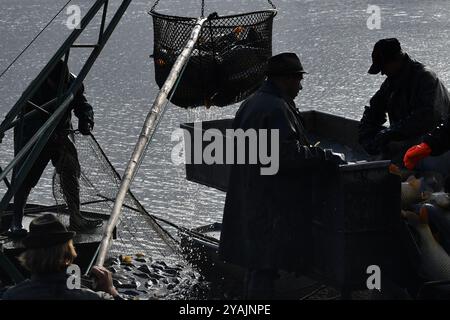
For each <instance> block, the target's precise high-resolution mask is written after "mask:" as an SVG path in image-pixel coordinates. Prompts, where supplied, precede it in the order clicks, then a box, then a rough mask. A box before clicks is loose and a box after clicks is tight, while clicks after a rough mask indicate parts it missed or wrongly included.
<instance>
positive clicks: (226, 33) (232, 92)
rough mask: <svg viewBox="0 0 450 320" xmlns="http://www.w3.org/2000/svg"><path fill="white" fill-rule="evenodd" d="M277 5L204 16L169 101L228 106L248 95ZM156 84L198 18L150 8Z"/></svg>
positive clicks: (261, 68) (261, 73) (258, 75)
mask: <svg viewBox="0 0 450 320" xmlns="http://www.w3.org/2000/svg"><path fill="white" fill-rule="evenodd" d="M276 13H277V11H276V10H264V11H257V12H251V13H245V14H239V15H232V16H223V17H219V16H218V15H217V14H212V15H210V16H209V18H208V21H206V22H205V24H204V26H203V28H202V31H201V34H200V37H199V40H198V42H197V44H196V45H195V48H194V51H193V53H192V55H191V57H190V60H189V62H188V63H187V65H186V66H185V69H184V72H183V74H182V76H181V78H180V79H179V83H178V86H177V88H176V91H175V92H174V93H173V96H172V98H171V102H172V103H173V104H175V105H177V106H180V107H184V108H191V107H197V106H202V105H205V106H211V105H215V106H220V107H222V106H227V105H231V104H234V103H237V102H240V101H242V100H244V99H245V98H247V97H248V96H249V95H250V94H252V93H253V92H254V91H255V90H256V89H257V88H258V87H259V86H260V85H261V84H262V82H263V81H264V79H265V74H266V65H267V60H268V59H269V58H270V57H271V56H272V27H273V19H274V17H275V15H276ZM149 14H150V15H151V16H152V17H153V30H154V53H153V58H154V64H155V78H156V83H157V84H158V86H159V87H160V88H161V87H162V86H163V84H164V82H165V80H166V79H167V77H168V75H169V73H170V70H171V69H172V66H173V64H174V63H175V61H176V59H177V57H178V55H179V54H180V53H181V51H182V50H183V48H184V46H185V45H186V43H187V41H188V40H189V38H190V35H191V32H192V29H193V28H194V26H195V24H196V21H197V19H196V18H187V17H176V16H169V15H163V14H160V13H157V12H155V11H150V12H149Z"/></svg>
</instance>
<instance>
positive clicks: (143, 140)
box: [96, 17, 207, 266]
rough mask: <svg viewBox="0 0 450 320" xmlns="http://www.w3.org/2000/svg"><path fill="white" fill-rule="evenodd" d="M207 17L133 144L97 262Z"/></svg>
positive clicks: (101, 258) (101, 259)
mask: <svg viewBox="0 0 450 320" xmlns="http://www.w3.org/2000/svg"><path fill="white" fill-rule="evenodd" d="M206 20H207V18H204V17H201V18H198V19H197V23H196V25H195V27H194V29H193V30H192V33H191V37H190V39H189V41H188V42H187V44H186V46H185V47H184V49H183V51H182V52H181V54H180V55H179V56H178V58H177V60H176V61H175V64H174V65H173V68H172V70H171V71H170V74H169V76H168V78H167V80H166V82H165V83H164V85H163V87H162V88H161V90H160V91H159V94H158V96H157V97H156V99H155V101H154V103H153V105H152V108H151V109H150V112H149V113H148V115H147V118H146V119H145V123H144V126H143V127H142V131H141V134H140V136H139V139H138V141H137V143H136V146H135V147H134V151H133V154H132V156H131V159H130V161H129V162H128V165H127V168H126V170H125V173H124V175H123V177H122V181H121V184H120V188H119V191H118V192H117V196H116V200H115V202H114V207H113V209H112V212H111V217H110V218H109V221H108V224H107V226H106V228H105V230H104V232H103V238H102V242H101V244H100V249H99V252H98V256H97V261H96V265H97V266H103V264H104V263H105V258H106V254H107V252H108V249H109V247H110V245H111V239H112V234H113V230H114V228H115V227H116V225H117V223H118V221H119V217H120V213H121V210H122V206H123V203H124V200H125V197H126V195H127V192H128V190H129V189H130V185H131V183H132V181H133V179H134V176H135V173H136V171H137V169H138V165H139V163H140V162H141V160H142V157H143V155H144V152H145V148H146V146H147V144H148V143H149V142H150V140H151V137H152V136H153V133H154V131H155V129H156V126H157V123H158V119H159V117H160V116H161V114H162V113H163V112H164V108H165V107H166V102H167V100H168V96H169V94H170V92H171V91H172V89H173V87H174V85H175V83H176V81H177V79H178V78H179V76H180V74H181V72H182V70H183V67H184V65H185V64H186V63H187V62H188V60H189V58H190V56H191V54H192V51H193V50H194V46H195V44H196V43H197V40H198V38H199V36H200V32H201V29H202V27H203V24H204V23H205V21H206Z"/></svg>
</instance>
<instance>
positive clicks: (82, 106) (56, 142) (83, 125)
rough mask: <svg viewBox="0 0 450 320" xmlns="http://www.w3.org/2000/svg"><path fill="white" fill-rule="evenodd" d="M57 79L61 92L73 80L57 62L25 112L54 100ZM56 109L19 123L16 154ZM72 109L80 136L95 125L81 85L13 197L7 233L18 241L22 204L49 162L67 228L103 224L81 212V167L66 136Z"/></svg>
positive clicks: (67, 70)
mask: <svg viewBox="0 0 450 320" xmlns="http://www.w3.org/2000/svg"><path fill="white" fill-rule="evenodd" d="M60 80H61V81H62V86H63V90H65V89H67V88H68V87H69V86H70V84H71V83H72V82H73V81H74V80H75V77H74V76H73V75H72V74H71V73H70V72H69V69H68V67H67V65H66V64H65V63H64V62H63V61H59V62H58V63H57V64H56V66H55V67H54V69H53V70H52V71H51V72H50V75H49V76H48V77H47V79H46V80H45V81H44V82H43V83H42V85H41V86H40V87H39V89H38V90H37V91H36V94H34V96H33V97H32V98H31V99H30V101H29V103H28V105H27V106H26V107H25V110H24V113H27V112H30V111H32V110H35V108H34V107H33V105H35V106H36V105H37V106H42V105H44V104H45V103H47V102H49V101H51V100H53V99H54V98H56V97H57V93H58V86H59V83H60ZM56 107H57V106H53V107H52V108H49V110H41V109H39V110H40V111H41V112H39V113H37V114H35V115H34V116H33V117H31V118H28V119H26V120H24V121H23V125H22V126H21V125H20V124H19V125H18V126H17V127H16V128H15V129H14V153H15V155H17V154H18V153H19V152H20V150H21V149H22V148H23V147H24V146H25V145H26V144H27V142H28V141H29V140H30V139H31V138H32V137H33V136H34V134H35V133H36V132H37V131H38V130H39V129H40V128H41V127H42V125H43V124H44V123H45V122H46V121H47V120H48V117H49V116H50V115H51V114H52V112H54V111H55V109H56ZM72 110H73V112H74V114H75V115H76V116H77V117H78V130H79V132H80V133H81V134H83V135H89V134H90V132H91V130H92V128H93V126H94V113H93V109H92V106H91V105H90V104H89V103H88V102H87V100H86V97H85V96H84V87H83V86H82V87H81V89H80V90H78V92H77V93H76V94H75V96H74V99H73V101H72V102H71V104H70V107H69V110H68V112H67V113H66V114H65V115H64V116H63V118H62V119H61V121H60V123H59V124H58V126H57V127H56V129H55V130H54V132H53V134H52V135H51V137H50V138H49V140H48V142H47V144H46V145H45V147H44V148H43V150H42V151H41V153H40V154H39V157H38V158H37V159H36V161H35V162H34V164H33V166H32V168H31V170H30V171H29V173H28V175H27V176H26V178H25V180H24V181H23V183H22V185H21V186H20V187H19V190H18V191H17V193H16V194H15V196H14V215H13V219H12V223H11V227H10V230H9V235H10V236H11V237H17V238H20V237H24V236H26V235H27V231H26V229H24V228H23V226H22V218H23V215H24V209H25V205H26V202H27V199H28V196H29V194H30V192H31V190H32V188H33V187H35V186H36V184H37V183H38V181H39V179H40V177H41V175H42V173H43V171H44V170H45V167H46V166H47V164H48V162H49V161H50V160H51V161H52V164H53V166H54V167H55V169H56V172H57V173H58V174H59V175H60V181H61V189H62V192H63V195H64V199H65V201H66V203H67V206H68V210H69V212H70V227H69V228H70V229H72V230H74V231H79V232H82V231H86V230H89V229H94V228H97V227H99V226H101V224H102V220H99V219H92V220H91V219H87V218H85V217H84V216H82V215H81V213H80V196H79V193H80V186H79V181H78V180H79V178H80V164H79V161H78V155H77V150H76V149H75V146H74V144H73V142H72V140H71V139H70V138H69V134H71V133H72V131H73V130H72V123H71V112H72ZM16 168H20V165H19V166H16ZM16 174H17V171H16V170H14V172H13V179H14V177H15V176H16Z"/></svg>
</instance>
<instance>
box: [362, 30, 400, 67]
mask: <svg viewBox="0 0 450 320" xmlns="http://www.w3.org/2000/svg"><path fill="white" fill-rule="evenodd" d="M402 52H403V51H402V47H401V45H400V41H398V40H397V39H396V38H388V39H381V40H379V41H378V42H377V43H375V46H374V48H373V51H372V65H371V66H370V69H369V71H368V73H369V74H378V73H380V72H381V68H382V67H383V65H384V64H385V63H387V62H389V61H392V60H393V59H395V58H396V57H398V56H399V55H401V54H402Z"/></svg>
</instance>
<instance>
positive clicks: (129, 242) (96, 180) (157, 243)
mask: <svg viewBox="0 0 450 320" xmlns="http://www.w3.org/2000/svg"><path fill="white" fill-rule="evenodd" d="M74 141H75V145H76V149H77V153H78V158H79V162H80V167H81V171H80V172H79V177H80V178H79V192H78V191H77V190H76V189H77V185H76V183H73V182H74V180H76V177H75V179H74V177H67V174H65V173H64V172H67V171H70V172H76V171H74V170H55V173H54V175H53V195H54V198H55V200H56V202H57V207H58V208H59V213H58V215H59V218H60V219H61V220H62V221H63V223H65V224H66V225H69V215H68V214H67V213H68V209H67V208H69V210H70V208H71V207H73V206H71V203H73V202H76V201H78V200H77V199H76V198H77V196H78V194H79V201H80V203H81V206H80V211H81V213H82V215H83V216H85V217H86V218H90V219H96V218H97V219H98V218H102V219H103V220H104V224H106V222H107V220H108V219H109V216H110V214H111V211H112V208H113V205H114V200H115V197H116V195H117V192H118V190H119V187H120V176H119V174H118V173H117V171H116V170H115V169H114V167H113V165H112V164H111V163H110V161H109V160H108V158H107V156H106V155H105V153H104V152H103V150H102V149H101V147H100V145H99V144H98V142H97V140H96V139H95V138H94V136H92V135H91V136H81V135H76V136H75V138H74ZM65 160H67V161H66V163H65V164H62V165H61V166H63V167H66V168H67V167H70V166H72V165H73V161H72V160H73V159H71V158H70V157H67V158H65ZM63 161H64V160H63ZM58 171H60V173H61V174H60V173H58ZM67 181H69V182H71V183H67ZM166 229H167V228H163V227H162V226H161V225H160V224H159V223H158V222H157V221H156V220H155V218H154V217H153V216H152V215H151V214H150V213H148V212H147V211H146V209H145V208H144V207H143V206H142V205H141V203H140V202H139V201H138V200H137V199H136V198H135V197H134V196H133V194H132V193H131V192H128V194H127V196H126V199H125V202H124V205H123V209H122V215H121V218H120V221H119V224H118V227H117V230H116V233H115V237H116V239H115V240H114V241H113V245H112V247H111V249H110V250H109V256H110V257H113V256H118V255H128V254H135V253H144V254H145V255H146V256H151V257H165V258H167V259H170V258H171V257H172V258H173V259H174V260H176V259H177V258H178V260H179V257H178V254H177V253H178V248H177V241H176V239H175V238H174V237H173V236H172V234H171V233H173V232H171V231H170V230H166ZM172 231H173V230H172ZM97 233H101V232H100V231H97Z"/></svg>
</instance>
